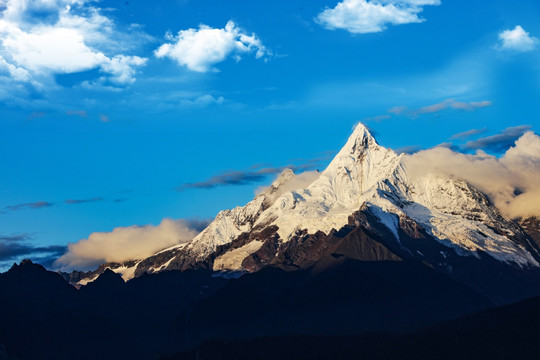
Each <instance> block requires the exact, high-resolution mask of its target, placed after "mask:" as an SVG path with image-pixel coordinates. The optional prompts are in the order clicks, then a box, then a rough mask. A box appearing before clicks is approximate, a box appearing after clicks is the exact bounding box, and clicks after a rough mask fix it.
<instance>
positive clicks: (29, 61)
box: [0, 0, 146, 85]
mask: <svg viewBox="0 0 540 360" xmlns="http://www.w3.org/2000/svg"><path fill="white" fill-rule="evenodd" d="M87 2H88V0H7V1H6V2H5V8H4V9H3V11H2V12H1V18H0V68H7V69H8V72H9V74H10V75H11V79H12V80H14V81H17V82H27V83H28V82H33V83H34V84H35V83H36V82H38V81H39V82H52V79H53V75H56V74H69V73H75V72H81V71H86V70H91V69H99V70H100V71H101V72H102V73H104V74H105V76H104V77H103V78H102V79H101V81H110V82H112V83H114V84H116V85H127V84H130V83H132V82H133V81H134V80H135V73H136V68H137V67H140V66H142V65H144V64H145V62H146V59H144V58H141V57H138V56H129V55H125V54H122V53H119V52H121V51H123V50H128V49H129V48H130V46H131V45H129V44H127V43H129V41H130V40H133V39H129V36H128V35H125V34H122V33H121V32H119V31H117V30H116V27H115V24H114V23H113V21H112V20H111V19H109V18H107V17H105V16H103V15H101V13H100V10H99V9H97V8H94V7H92V6H88V5H87V4H86V3H87ZM34 14H38V15H34Z"/></svg>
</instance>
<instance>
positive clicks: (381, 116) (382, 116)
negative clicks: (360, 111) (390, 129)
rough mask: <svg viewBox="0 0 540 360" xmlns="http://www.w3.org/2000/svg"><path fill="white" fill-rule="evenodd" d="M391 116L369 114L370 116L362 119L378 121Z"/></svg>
mask: <svg viewBox="0 0 540 360" xmlns="http://www.w3.org/2000/svg"><path fill="white" fill-rule="evenodd" d="M391 117H392V116H390V115H377V116H371V117H366V118H363V119H362V121H376V122H379V121H382V120H387V119H390V118H391Z"/></svg>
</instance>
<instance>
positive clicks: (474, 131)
mask: <svg viewBox="0 0 540 360" xmlns="http://www.w3.org/2000/svg"><path fill="white" fill-rule="evenodd" d="M486 131H487V128H482V129H471V130H467V131H463V132H460V133H457V134H454V135H452V136H451V137H450V140H458V139H467V138H470V137H471V136H475V135H479V134H483V133H485V132H486Z"/></svg>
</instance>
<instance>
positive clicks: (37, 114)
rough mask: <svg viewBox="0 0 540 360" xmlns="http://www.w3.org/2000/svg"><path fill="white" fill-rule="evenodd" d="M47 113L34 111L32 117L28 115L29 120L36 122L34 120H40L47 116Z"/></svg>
mask: <svg viewBox="0 0 540 360" xmlns="http://www.w3.org/2000/svg"><path fill="white" fill-rule="evenodd" d="M45 115H46V114H45V112H43V111H34V112H33V113H31V114H30V115H28V120H34V119H39V118H41V117H43V116H45Z"/></svg>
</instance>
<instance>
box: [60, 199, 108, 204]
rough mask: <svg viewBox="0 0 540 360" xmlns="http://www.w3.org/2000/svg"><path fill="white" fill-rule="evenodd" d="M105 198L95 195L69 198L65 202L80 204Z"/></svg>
mask: <svg viewBox="0 0 540 360" xmlns="http://www.w3.org/2000/svg"><path fill="white" fill-rule="evenodd" d="M103 200H104V199H103V198H102V197H93V198H90V199H68V200H66V201H64V202H65V203H66V204H70V205H78V204H86V203H89V202H96V201H103Z"/></svg>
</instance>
